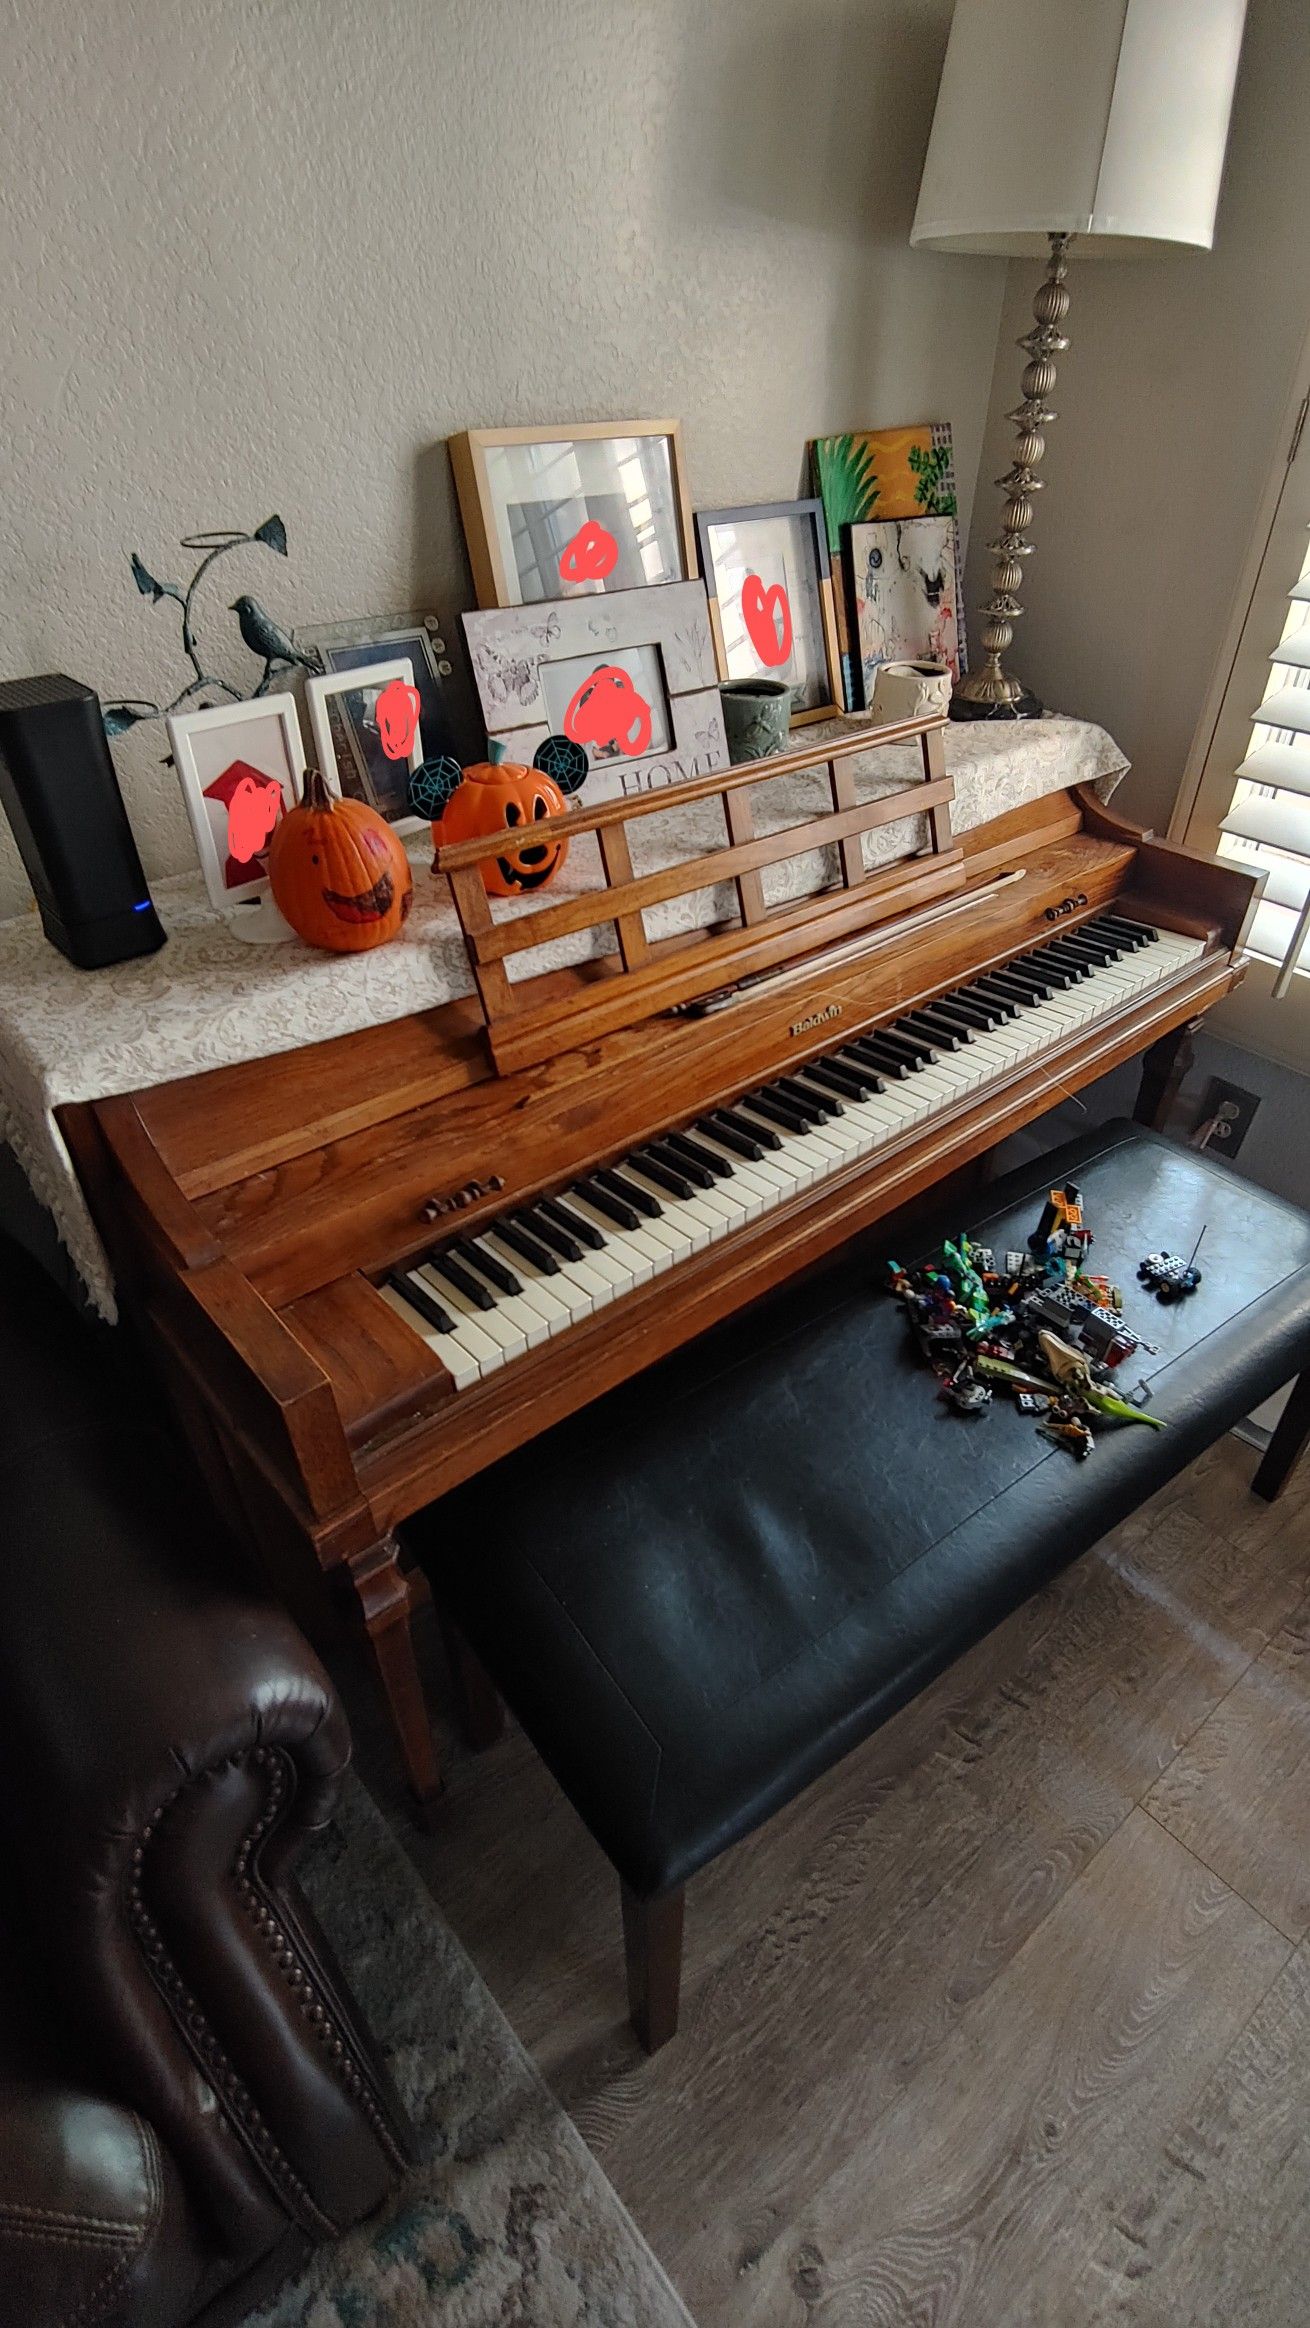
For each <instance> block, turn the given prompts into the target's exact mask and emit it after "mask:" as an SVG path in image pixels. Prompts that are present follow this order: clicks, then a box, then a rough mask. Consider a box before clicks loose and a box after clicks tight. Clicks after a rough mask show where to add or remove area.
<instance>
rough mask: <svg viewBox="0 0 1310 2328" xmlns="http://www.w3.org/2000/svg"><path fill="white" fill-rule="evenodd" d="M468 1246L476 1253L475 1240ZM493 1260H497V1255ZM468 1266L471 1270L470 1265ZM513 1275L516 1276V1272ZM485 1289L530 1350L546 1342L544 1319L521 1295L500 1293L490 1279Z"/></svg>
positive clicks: (547, 1329) (546, 1327) (472, 1239)
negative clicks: (490, 1293)
mask: <svg viewBox="0 0 1310 2328" xmlns="http://www.w3.org/2000/svg"><path fill="white" fill-rule="evenodd" d="M468 1245H469V1247H470V1249H471V1250H472V1251H474V1252H476V1251H477V1239H476V1238H472V1237H471V1238H469V1239H468ZM495 1258H496V1259H497V1260H499V1258H500V1256H499V1254H497V1255H496V1256H495ZM469 1266H470V1269H471V1268H472V1263H470V1264H469ZM506 1266H508V1264H506ZM474 1274H476V1272H475V1273H474ZM515 1274H516V1275H517V1272H516V1273H515ZM487 1287H488V1291H490V1292H492V1293H494V1294H495V1296H496V1307H497V1309H498V1310H499V1312H500V1315H501V1316H502V1317H503V1318H508V1320H509V1322H510V1324H511V1325H514V1326H517V1327H518V1329H519V1331H520V1333H521V1334H522V1335H523V1338H524V1340H525V1342H526V1343H527V1344H528V1346H529V1348H530V1349H531V1348H533V1347H535V1345H536V1344H537V1343H538V1342H544V1341H546V1340H547V1338H548V1335H549V1331H550V1329H549V1327H548V1325H547V1323H546V1320H545V1318H543V1317H542V1315H541V1313H540V1311H539V1310H534V1309H533V1308H532V1306H531V1304H530V1303H529V1302H526V1301H525V1300H524V1299H523V1296H522V1294H521V1293H502V1292H501V1290H500V1288H499V1286H496V1285H493V1284H492V1282H491V1280H490V1278H488V1280H487ZM438 1298H440V1297H438Z"/></svg>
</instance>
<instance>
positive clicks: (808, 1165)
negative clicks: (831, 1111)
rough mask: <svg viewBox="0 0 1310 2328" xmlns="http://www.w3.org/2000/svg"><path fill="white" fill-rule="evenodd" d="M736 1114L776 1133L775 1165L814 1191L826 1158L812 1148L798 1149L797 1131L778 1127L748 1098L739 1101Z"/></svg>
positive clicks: (823, 1169) (767, 1130)
mask: <svg viewBox="0 0 1310 2328" xmlns="http://www.w3.org/2000/svg"><path fill="white" fill-rule="evenodd" d="M733 1114H734V1115H739V1116H740V1117H741V1119H742V1121H743V1123H749V1124H753V1125H755V1127H756V1128H757V1129H758V1130H760V1131H765V1132H771V1133H772V1134H773V1137H774V1138H775V1139H776V1140H777V1141H778V1143H779V1144H778V1146H777V1147H776V1148H770V1149H769V1150H768V1154H769V1156H770V1157H771V1158H772V1160H773V1162H774V1163H775V1164H783V1165H784V1168H785V1169H786V1170H787V1171H789V1172H791V1173H793V1174H794V1175H795V1180H796V1185H797V1187H798V1188H811V1187H813V1185H814V1182H815V1181H816V1180H818V1179H820V1178H821V1177H822V1175H823V1173H824V1171H825V1170H826V1166H825V1163H824V1160H823V1158H822V1157H821V1156H817V1155H815V1153H814V1151H813V1150H812V1149H808V1148H806V1149H800V1150H797V1149H796V1148H795V1145H794V1143H795V1141H796V1139H797V1137H798V1135H797V1134H796V1133H795V1132H785V1131H784V1130H783V1128H782V1126H781V1124H775V1123H774V1122H773V1120H772V1118H771V1117H769V1116H766V1115H764V1114H763V1113H762V1112H761V1111H760V1109H759V1108H756V1107H752V1105H751V1103H750V1101H749V1100H748V1099H739V1100H737V1101H736V1102H735V1103H734V1106H733Z"/></svg>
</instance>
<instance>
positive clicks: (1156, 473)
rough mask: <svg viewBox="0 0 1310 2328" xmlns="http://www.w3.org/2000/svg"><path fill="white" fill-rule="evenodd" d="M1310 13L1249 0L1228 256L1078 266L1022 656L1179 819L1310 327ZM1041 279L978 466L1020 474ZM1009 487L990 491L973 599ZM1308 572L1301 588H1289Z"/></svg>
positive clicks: (1136, 809)
mask: <svg viewBox="0 0 1310 2328" xmlns="http://www.w3.org/2000/svg"><path fill="white" fill-rule="evenodd" d="M1308 127H1310V6H1307V4H1306V0H1250V7H1249V12H1248V16H1247V27H1246V39H1245V43H1244V46H1243V51H1242V64H1241V70H1240V73H1239V76H1238V83H1237V96H1236V101H1235V104H1234V108H1233V120H1232V128H1231V131H1230V134H1229V143H1228V161H1227V167H1226V170H1225V175H1224V186H1223V192H1222V195H1221V197H1220V202H1219V217H1218V222H1217V227H1216V234H1215V247H1214V249H1213V251H1209V252H1205V251H1187V250H1175V249H1171V248H1167V247H1162V248H1161V249H1160V251H1159V252H1158V253H1155V254H1152V255H1151V256H1150V257H1149V258H1143V259H1129V260H1122V261H1115V260H1104V261H1098V260H1096V259H1093V258H1089V257H1087V256H1086V255H1085V254H1082V255H1080V253H1079V249H1078V245H1077V243H1075V244H1074V247H1073V251H1072V253H1071V257H1070V269H1069V291H1070V296H1071V306H1070V311H1069V321H1068V326H1067V328H1068V332H1069V338H1070V343H1071V344H1070V347H1069V352H1068V354H1067V355H1065V356H1063V357H1061V359H1060V370H1059V379H1058V383H1057V386H1056V389H1055V392H1054V395H1053V397H1052V402H1053V404H1054V405H1055V407H1056V409H1057V411H1058V413H1059V418H1058V420H1057V421H1056V423H1055V425H1054V426H1053V427H1052V428H1051V429H1049V430H1048V431H1047V452H1046V460H1045V463H1044V466H1043V474H1044V476H1045V478H1046V487H1045V490H1044V491H1043V493H1042V494H1041V496H1040V498H1039V500H1038V505H1037V515H1036V519H1035V522H1034V526H1033V540H1034V542H1035V544H1036V548H1035V550H1034V554H1033V556H1032V558H1031V559H1030V560H1029V563H1028V569H1027V573H1026V575H1025V578H1024V587H1023V590H1022V592H1021V596H1022V598H1023V600H1024V603H1025V605H1026V607H1027V609H1028V612H1027V613H1026V614H1025V616H1024V619H1023V621H1022V623H1021V624H1020V625H1019V628H1018V631H1017V633H1016V637H1015V643H1014V647H1013V649H1012V650H1011V656H1010V660H1011V663H1012V665H1013V668H1014V669H1015V670H1016V671H1017V672H1018V673H1019V675H1020V676H1021V677H1023V678H1025V679H1026V680H1028V682H1029V683H1030V685H1032V686H1034V687H1035V688H1036V689H1037V691H1038V693H1039V694H1041V695H1043V696H1044V697H1045V698H1046V700H1047V701H1048V702H1050V703H1052V704H1057V705H1059V706H1060V708H1061V709H1063V710H1065V711H1071V712H1078V713H1081V714H1083V715H1084V716H1085V717H1086V718H1088V719H1096V720H1100V721H1101V722H1102V723H1103V724H1104V725H1105V726H1106V727H1108V728H1109V729H1110V731H1111V733H1112V734H1113V735H1114V736H1116V737H1117V739H1118V741H1119V743H1120V744H1121V745H1122V746H1123V749H1124V751H1125V752H1126V753H1127V755H1128V757H1129V759H1130V760H1131V761H1132V763H1133V772H1132V775H1131V776H1130V777H1129V778H1128V780H1127V782H1126V783H1125V785H1124V789H1123V794H1122V801H1123V805H1124V807H1125V808H1126V809H1127V811H1128V814H1129V815H1130V816H1135V817H1139V818H1141V819H1142V820H1143V821H1144V822H1146V823H1148V824H1153V825H1155V826H1156V827H1157V828H1158V829H1161V830H1162V829H1163V828H1164V826H1165V825H1166V824H1167V823H1168V820H1169V813H1170V809H1171V807H1172V805H1173V801H1174V796H1175V794H1176V792H1177V790H1178V784H1179V780H1180V778H1181V776H1182V772H1183V764H1184V762H1185V760H1186V758H1187V753H1188V749H1189V746H1190V744H1191V740H1192V733H1193V730H1194V728H1195V726H1196V722H1197V719H1198V718H1199V716H1200V711H1201V704H1202V699H1203V697H1204V695H1205V690H1206V688H1207V686H1208V684H1209V680H1210V675H1211V672H1212V670H1213V668H1214V664H1215V661H1216V658H1217V656H1218V654H1219V650H1220V647H1221V645H1222V641H1223V634H1224V627H1225V624H1226V622H1227V619H1228V613H1229V608H1230V606H1231V604H1232V598H1233V593H1234V591H1235V589H1236V587H1237V582H1238V578H1239V574H1240V571H1241V566H1242V562H1243V559H1244V558H1245V556H1246V551H1247V547H1248V543H1249V541H1250V537H1251V528H1252V526H1253V524H1254V521H1255V514H1256V507H1257V503H1258V501H1259V498H1260V494H1261V491H1262V489H1263V486H1264V482H1265V478H1266V476H1267V474H1268V471H1269V468H1270V465H1271V463H1272V462H1273V460H1274V457H1275V454H1276V452H1278V451H1279V450H1281V447H1280V445H1279V442H1278V436H1279V426H1280V419H1281V415H1282V411H1283V407H1284V404H1285V401H1286V399H1287V397H1288V395H1289V394H1290V391H1291V387H1292V379H1293V375H1294V372H1295V368H1296V360H1297V355H1298V352H1299V350H1300V346H1301V342H1302V339H1303V336H1304V333H1305V329H1306V321H1307V317H1308V316H1310V236H1308V235H1307V233H1306V221H1305V171H1306V133H1307V128H1308ZM1039 279H1040V270H1039V268H1038V267H1037V266H1036V265H1035V264H1034V263H1032V262H1029V261H1025V262H1023V263H1022V264H1019V263H1018V262H1016V263H1015V264H1014V265H1013V266H1012V267H1011V268H1010V271H1009V280H1008V284H1007V289H1006V299H1005V309H1004V314H1003V317H1002V322H1001V336H1000V340H999V344H998V349H997V361H996V378H995V382H994V386H993V393H992V401H991V411H990V415H989V420H988V430H987V441H986V446H985V450H984V454H983V460H982V465H981V470H980V475H981V476H982V477H983V478H984V479H989V480H990V479H991V478H993V477H998V476H1000V474H1001V472H1002V471H1003V470H1004V469H1005V468H1006V467H1008V465H1009V459H1010V450H1009V448H1010V443H1011V440H1012V437H1013V429H1012V427H1011V425H1010V423H1009V422H1008V421H1007V420H1006V419H1005V413H1006V411H1007V410H1008V409H1009V408H1010V407H1011V406H1013V405H1014V404H1015V403H1016V401H1017V399H1018V392H1019V372H1020V367H1021V365H1022V363H1023V358H1022V356H1021V355H1020V354H1019V353H1018V350H1017V349H1016V348H1015V346H1014V340H1015V338H1016V337H1017V335H1018V334H1019V333H1020V332H1021V331H1026V330H1027V329H1028V328H1029V326H1030V324H1031V320H1032V318H1031V307H1032V297H1033V293H1034V291H1035V289H1036V287H1037V283H1038V281H1039ZM998 502H999V496H997V494H996V493H995V492H994V490H992V489H991V487H990V486H988V488H987V490H986V491H983V492H981V493H980V495H979V500H978V524H977V526H976V527H975V529H974V542H973V549H972V554H971V558H970V572H969V581H970V587H969V590H968V594H967V595H968V602H969V606H970V610H971V619H972V620H973V621H974V626H975V632H976V629H977V618H976V616H975V615H973V614H972V610H973V609H974V608H975V607H976V606H977V604H978V601H979V598H980V596H982V595H984V594H985V588H986V570H987V565H988V558H987V552H986V547H985V544H986V539H987V536H988V534H989V533H992V532H994V530H995V528H994V526H993V524H992V522H991V520H992V518H993V516H994V514H995V513H996V511H997V508H998ZM1290 579H1291V577H1290V576H1289V584H1290Z"/></svg>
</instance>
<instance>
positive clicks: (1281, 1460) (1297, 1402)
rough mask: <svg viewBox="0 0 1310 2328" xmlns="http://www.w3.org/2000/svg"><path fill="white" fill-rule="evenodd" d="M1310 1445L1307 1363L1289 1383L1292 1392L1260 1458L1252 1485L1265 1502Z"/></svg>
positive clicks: (1283, 1483) (1278, 1490)
mask: <svg viewBox="0 0 1310 2328" xmlns="http://www.w3.org/2000/svg"><path fill="white" fill-rule="evenodd" d="M1307 1446H1310V1366H1308V1367H1307V1368H1306V1370H1305V1372H1304V1374H1299V1375H1298V1376H1297V1378H1296V1381H1295V1382H1294V1383H1293V1384H1292V1395H1291V1397H1290V1398H1289V1400H1288V1402H1287V1404H1286V1406H1285V1407H1284V1408H1283V1411H1282V1414H1281V1415H1280V1417H1279V1419H1278V1422H1277V1423H1276V1424H1275V1426H1274V1435H1273V1437H1272V1439H1271V1440H1270V1442H1269V1445H1268V1446H1267V1447H1266V1449H1265V1451H1264V1454H1263V1456H1262V1457H1261V1459H1260V1468H1259V1470H1258V1471H1257V1472H1256V1475H1255V1478H1254V1479H1253V1480H1252V1482H1251V1485H1252V1487H1253V1488H1254V1489H1255V1492H1256V1494H1257V1495H1260V1496H1263V1497H1264V1500H1265V1502H1266V1503H1272V1502H1273V1500H1274V1497H1275V1496H1276V1495H1281V1494H1282V1491H1283V1489H1284V1487H1285V1486H1286V1485H1287V1479H1288V1474H1289V1472H1290V1471H1291V1469H1292V1465H1293V1464H1294V1463H1295V1462H1296V1460H1297V1457H1298V1456H1300V1455H1303V1454H1304V1453H1305V1450H1306V1448H1307Z"/></svg>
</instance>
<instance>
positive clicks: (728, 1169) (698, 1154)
mask: <svg viewBox="0 0 1310 2328" xmlns="http://www.w3.org/2000/svg"><path fill="white" fill-rule="evenodd" d="M664 1145H665V1147H666V1148H672V1150H673V1153H674V1155H675V1156H678V1157H680V1158H681V1159H682V1162H683V1163H684V1164H685V1165H686V1166H687V1167H688V1169H690V1167H691V1166H692V1165H693V1164H697V1165H699V1166H700V1169H701V1171H702V1172H708V1173H709V1175H710V1179H711V1180H731V1178H732V1166H731V1164H730V1163H729V1162H728V1159H727V1157H726V1156H720V1155H719V1153H718V1151H717V1149H714V1148H705V1147H702V1145H701V1143H700V1141H699V1140H697V1139H693V1137H692V1135H691V1133H690V1132H669V1133H668V1134H667V1135H666V1138H665V1142H664ZM700 1185H701V1186H703V1187H708V1186H709V1181H705V1182H702V1183H700Z"/></svg>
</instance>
